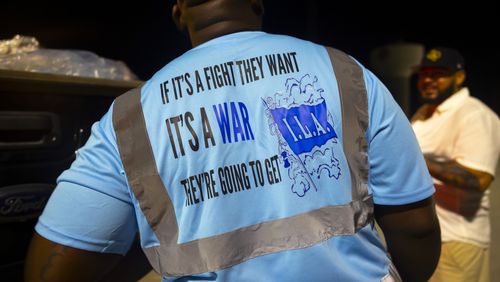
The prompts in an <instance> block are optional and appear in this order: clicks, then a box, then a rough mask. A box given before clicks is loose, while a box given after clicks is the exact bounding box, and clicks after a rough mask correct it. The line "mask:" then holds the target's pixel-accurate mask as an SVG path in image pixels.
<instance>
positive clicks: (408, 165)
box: [364, 69, 434, 205]
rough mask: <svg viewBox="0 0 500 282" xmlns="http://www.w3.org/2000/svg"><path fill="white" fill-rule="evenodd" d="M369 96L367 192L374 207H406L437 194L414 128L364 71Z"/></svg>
mask: <svg viewBox="0 0 500 282" xmlns="http://www.w3.org/2000/svg"><path fill="white" fill-rule="evenodd" d="M364 73H365V84H366V89H367V92H368V112H369V126H368V130H367V132H366V137H367V141H368V160H369V176H368V188H369V189H370V190H371V192H372V194H373V200H374V203H375V204H380V205H404V204H409V203H413V202H417V201H420V200H423V199H425V198H427V197H429V196H431V195H432V194H433V193H434V185H433V183H432V179H431V177H430V175H429V172H428V170H427V166H426V164H425V161H424V158H423V155H422V152H421V151H420V147H419V146H418V143H417V140H416V137H415V134H414V132H413V130H412V128H411V125H410V123H409V121H408V119H407V118H406V116H405V115H404V113H403V111H402V110H401V108H400V107H399V106H398V104H397V103H396V102H395V101H394V99H393V97H392V95H391V94H390V92H389V90H388V89H387V88H386V87H385V86H384V85H383V84H382V82H380V81H379V80H378V79H377V78H376V77H375V75H373V74H372V73H371V72H370V71H368V70H366V69H364Z"/></svg>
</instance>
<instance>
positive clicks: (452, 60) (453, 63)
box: [418, 47, 465, 71]
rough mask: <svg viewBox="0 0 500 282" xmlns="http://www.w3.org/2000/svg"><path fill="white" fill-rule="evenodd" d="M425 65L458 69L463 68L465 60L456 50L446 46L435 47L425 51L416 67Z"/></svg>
mask: <svg viewBox="0 0 500 282" xmlns="http://www.w3.org/2000/svg"><path fill="white" fill-rule="evenodd" d="M426 67H436V68H446V69H449V70H452V71H458V70H463V69H465V62H464V58H463V57H462V55H461V54H460V52H458V51H457V50H455V49H452V48H446V47H435V48H432V49H429V50H428V51H427V52H426V53H425V55H424V57H423V58H422V61H421V62H420V65H419V66H418V69H422V68H426Z"/></svg>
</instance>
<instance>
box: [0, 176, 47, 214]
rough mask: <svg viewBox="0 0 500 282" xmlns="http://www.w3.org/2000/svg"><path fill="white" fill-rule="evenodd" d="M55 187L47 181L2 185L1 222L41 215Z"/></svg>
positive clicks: (0, 192) (0, 193) (0, 194)
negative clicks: (46, 182)
mask: <svg viewBox="0 0 500 282" xmlns="http://www.w3.org/2000/svg"><path fill="white" fill-rule="evenodd" d="M54 187H55V185H51V184H45V183H29V184H19V185H13V186H5V187H0V222H12V221H24V220H28V219H32V218H35V217H37V216H39V215H40V213H41V212H42V211H43V208H44V207H45V204H46V203H47V201H48V199H49V197H50V194H51V193H52V191H53V190H54Z"/></svg>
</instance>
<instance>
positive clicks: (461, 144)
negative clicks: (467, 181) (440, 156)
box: [452, 110, 500, 175]
mask: <svg viewBox="0 0 500 282" xmlns="http://www.w3.org/2000/svg"><path fill="white" fill-rule="evenodd" d="M458 126H460V131H459V132H458V136H457V138H456V143H455V147H454V152H453V157H452V158H453V159H454V160H456V161H457V162H458V163H460V164H461V165H463V166H466V167H468V168H472V169H475V170H479V171H483V172H487V173H489V174H491V175H495V168H496V165H497V160H498V154H499V151H500V128H499V121H498V118H497V117H496V115H486V114H485V113H483V112H481V111H478V110H476V111H469V112H468V113H467V115H466V116H464V118H463V119H462V120H461V121H460V124H459V125H458Z"/></svg>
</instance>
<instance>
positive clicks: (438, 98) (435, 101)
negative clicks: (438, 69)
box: [420, 84, 457, 106]
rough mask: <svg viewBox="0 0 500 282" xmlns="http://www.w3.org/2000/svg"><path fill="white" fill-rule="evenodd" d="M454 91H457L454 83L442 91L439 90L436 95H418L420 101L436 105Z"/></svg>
mask: <svg viewBox="0 0 500 282" xmlns="http://www.w3.org/2000/svg"><path fill="white" fill-rule="evenodd" d="M455 92H457V88H456V87H455V85H454V84H451V85H450V86H448V87H447V88H446V89H444V90H443V91H440V92H439V94H438V95H437V96H436V97H433V98H430V97H422V95H420V102H422V103H425V104H431V105H436V106H437V105H439V104H441V103H443V102H444V101H445V100H446V99H448V98H449V97H450V96H451V95H453V94H455Z"/></svg>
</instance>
